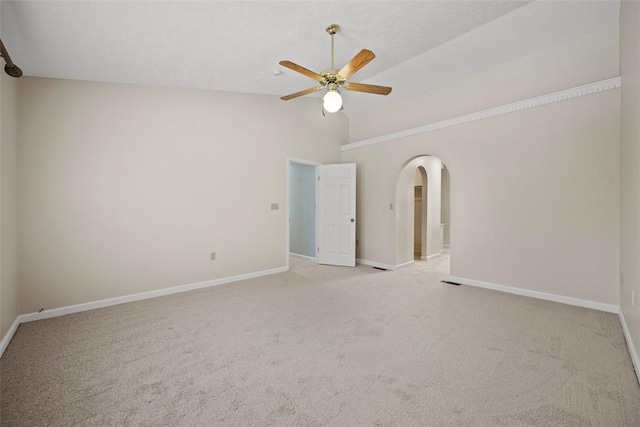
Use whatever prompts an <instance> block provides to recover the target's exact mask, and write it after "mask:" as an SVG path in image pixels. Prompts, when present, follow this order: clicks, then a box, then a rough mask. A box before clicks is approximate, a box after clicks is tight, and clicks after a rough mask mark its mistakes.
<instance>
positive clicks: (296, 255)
mask: <svg viewBox="0 0 640 427" xmlns="http://www.w3.org/2000/svg"><path fill="white" fill-rule="evenodd" d="M289 256H290V257H291V258H298V259H304V260H307V261H312V262H316V259H315V258H314V257H312V256H307V255H300V254H295V253H293V252H289Z"/></svg>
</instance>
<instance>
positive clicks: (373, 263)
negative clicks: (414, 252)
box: [356, 258, 414, 271]
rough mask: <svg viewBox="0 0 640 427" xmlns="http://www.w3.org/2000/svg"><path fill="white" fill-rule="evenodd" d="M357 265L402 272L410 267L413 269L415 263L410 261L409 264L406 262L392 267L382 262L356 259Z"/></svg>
mask: <svg viewBox="0 0 640 427" xmlns="http://www.w3.org/2000/svg"><path fill="white" fill-rule="evenodd" d="M356 263H358V264H362V265H368V266H369V267H377V268H382V269H383V270H390V271H396V270H402V269H405V268H408V267H412V266H413V264H414V262H413V261H409V262H405V263H404V264H398V265H391V264H383V263H381V262H377V261H369V260H367V259H360V258H358V259H356Z"/></svg>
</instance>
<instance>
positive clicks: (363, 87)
mask: <svg viewBox="0 0 640 427" xmlns="http://www.w3.org/2000/svg"><path fill="white" fill-rule="evenodd" d="M339 29H340V26H339V25H337V24H331V25H329V26H328V27H327V29H326V31H327V33H329V35H331V68H328V69H326V70H324V71H321V72H320V74H318V73H315V72H313V71H311V70H308V69H306V68H304V67H301V66H300V65H298V64H294V63H293V62H291V61H280V65H282V66H283V67H287V68H289V69H290V70H293V71H296V72H298V73H300V74H304V75H305V76H307V77H311V78H312V79H314V80H316V81H317V82H319V83H320V86H316V87H312V88H309V89H305V90H301V91H300V92H295V93H292V94H289V95H285V96H282V97H280V99H282V100H283V101H288V100H290V99H293V98H297V97H299V96H304V95H308V94H310V93H314V92H317V91H319V90H322V89H324V88H327V93H326V94H325V95H324V97H323V100H324V103H323V106H324V109H325V110H326V111H328V112H329V113H335V112H336V111H338V110H340V109H341V108H342V97H341V96H340V92H339V90H338V89H339V88H340V87H344V88H345V89H346V90H352V91H354V92H366V93H372V94H375V95H388V94H389V93H391V88H390V87H388V86H377V85H370V84H366V83H350V82H347V79H348V78H349V77H351V76H352V75H354V74H355V73H356V72H357V71H358V70H360V69H361V68H362V67H364V66H365V65H367V64H368V63H369V62H371V61H372V60H373V58H375V57H376V56H375V55H374V54H373V52H371V51H370V50H367V49H362V50H361V51H360V52H359V53H358V54H357V55H356V56H354V57H353V58H352V59H351V61H349V63H348V64H347V65H345V66H344V67H342V69H340V70H337V69H336V68H334V65H333V37H334V36H335V34H336V33H337V32H338V30H339Z"/></svg>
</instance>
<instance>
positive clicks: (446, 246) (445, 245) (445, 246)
mask: <svg viewBox="0 0 640 427" xmlns="http://www.w3.org/2000/svg"><path fill="white" fill-rule="evenodd" d="M442 246H443V247H444V248H446V249H449V248H450V247H451V245H448V244H446V243H445V244H444V245H442Z"/></svg>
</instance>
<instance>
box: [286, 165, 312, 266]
mask: <svg viewBox="0 0 640 427" xmlns="http://www.w3.org/2000/svg"><path fill="white" fill-rule="evenodd" d="M287 163H288V165H287V175H288V176H287V187H288V188H287V198H288V203H287V253H286V257H287V267H288V266H289V257H290V256H291V257H295V258H302V259H306V260H309V261H313V262H317V251H316V247H317V245H316V230H317V218H316V204H317V176H318V172H317V167H318V165H319V163H316V162H310V161H305V160H297V159H288V161H287Z"/></svg>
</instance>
